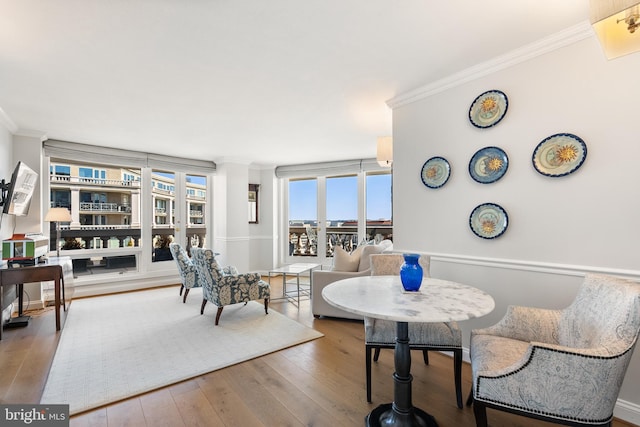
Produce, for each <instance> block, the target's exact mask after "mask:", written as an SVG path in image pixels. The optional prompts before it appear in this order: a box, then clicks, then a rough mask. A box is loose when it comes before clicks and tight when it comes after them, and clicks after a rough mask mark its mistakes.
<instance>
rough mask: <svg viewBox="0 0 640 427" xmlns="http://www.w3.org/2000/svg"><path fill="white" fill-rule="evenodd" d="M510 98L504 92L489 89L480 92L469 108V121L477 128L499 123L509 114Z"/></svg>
mask: <svg viewBox="0 0 640 427" xmlns="http://www.w3.org/2000/svg"><path fill="white" fill-rule="evenodd" d="M507 108H509V100H508V99H507V95H505V94H504V92H502V91H499V90H489V91H487V92H485V93H482V94H480V95H479V96H478V97H477V98H476V99H475V100H474V101H473V103H472V104H471V107H470V108H469V121H470V122H471V124H472V125H474V126H475V127H477V128H488V127H491V126H495V125H497V124H498V123H499V122H500V120H502V118H503V117H504V115H505V114H507Z"/></svg>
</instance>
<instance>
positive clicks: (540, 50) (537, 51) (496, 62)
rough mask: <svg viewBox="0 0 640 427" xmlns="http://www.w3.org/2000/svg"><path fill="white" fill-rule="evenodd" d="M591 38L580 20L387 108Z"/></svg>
mask: <svg viewBox="0 0 640 427" xmlns="http://www.w3.org/2000/svg"><path fill="white" fill-rule="evenodd" d="M593 36H594V32H593V28H592V27H591V25H590V24H589V22H588V21H583V22H581V23H579V24H577V25H574V26H572V27H569V28H567V29H565V30H563V31H560V32H558V33H555V34H552V35H551V36H548V37H545V38H543V39H540V40H538V41H536V42H533V43H530V44H528V45H525V46H523V47H521V48H518V49H516V50H512V51H511V52H508V53H506V54H504V55H501V56H498V57H496V58H493V59H491V60H489V61H486V62H482V63H480V64H478V65H475V66H473V67H470V68H467V69H466V70H463V71H460V72H458V73H455V74H452V75H451V76H449V77H445V78H443V79H440V80H438V81H435V82H433V83H430V84H428V85H425V86H422V87H419V88H417V89H414V90H412V91H409V92H406V93H404V94H400V95H398V96H396V97H394V98H392V99H390V100H388V101H387V105H388V106H389V107H391V108H392V109H393V108H398V107H401V106H403V105H407V104H411V103H413V102H416V101H419V100H421V99H425V98H428V97H430V96H432V95H435V94H437V93H440V92H444V91H445V90H448V89H452V88H454V87H457V86H460V85H462V84H465V83H468V82H470V81H473V80H477V79H479V78H481V77H484V76H487V75H489V74H493V73H495V72H498V71H501V70H504V69H507V68H509V67H513V66H514V65H517V64H520V63H522V62H525V61H529V60H530V59H533V58H535V57H538V56H540V55H544V54H546V53H549V52H552V51H554V50H556V49H560V48H563V47H565V46H569V45H572V44H574V43H577V42H579V41H581V40H584V39H587V38H590V37H593Z"/></svg>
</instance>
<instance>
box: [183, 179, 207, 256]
mask: <svg viewBox="0 0 640 427" xmlns="http://www.w3.org/2000/svg"><path fill="white" fill-rule="evenodd" d="M185 179H186V185H185V188H186V193H187V200H186V206H187V215H188V222H187V235H186V242H184V244H185V247H186V248H187V250H190V248H191V247H194V246H195V247H197V248H198V247H199V248H202V247H205V245H206V242H205V237H206V235H207V227H206V223H207V221H206V219H207V218H206V216H205V215H206V209H205V208H206V203H207V177H205V176H200V175H187V176H186V178H185Z"/></svg>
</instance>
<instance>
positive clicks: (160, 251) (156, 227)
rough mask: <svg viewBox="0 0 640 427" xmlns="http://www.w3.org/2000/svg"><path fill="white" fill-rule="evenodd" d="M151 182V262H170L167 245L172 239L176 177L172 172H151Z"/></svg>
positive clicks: (170, 257)
mask: <svg viewBox="0 0 640 427" xmlns="http://www.w3.org/2000/svg"><path fill="white" fill-rule="evenodd" d="M151 180H152V186H151V189H152V190H151V194H152V198H153V224H152V225H151V228H152V230H151V235H152V236H153V247H152V249H151V260H152V261H153V262H159V261H170V260H172V259H173V257H172V256H171V252H170V251H169V244H170V243H171V242H172V241H173V239H174V221H175V216H174V213H173V207H174V205H173V204H172V201H173V199H174V198H175V183H176V175H175V173H173V172H166V171H158V170H153V171H151Z"/></svg>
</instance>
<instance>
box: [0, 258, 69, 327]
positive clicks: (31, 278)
mask: <svg viewBox="0 0 640 427" xmlns="http://www.w3.org/2000/svg"><path fill="white" fill-rule="evenodd" d="M45 281H53V282H54V292H55V310H56V331H59V330H60V329H61V328H62V324H61V321H60V303H62V306H63V308H64V311H66V310H67V304H66V301H65V291H64V274H63V269H62V265H60V264H38V265H34V266H30V267H20V268H7V269H0V286H7V285H19V286H20V287H22V285H23V284H24V283H31V282H45ZM1 298H2V292H0V306H2V305H3V304H2V300H1ZM18 299H19V304H20V307H19V311H20V312H22V289H20V292H19V298H18ZM0 339H2V327H0Z"/></svg>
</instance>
